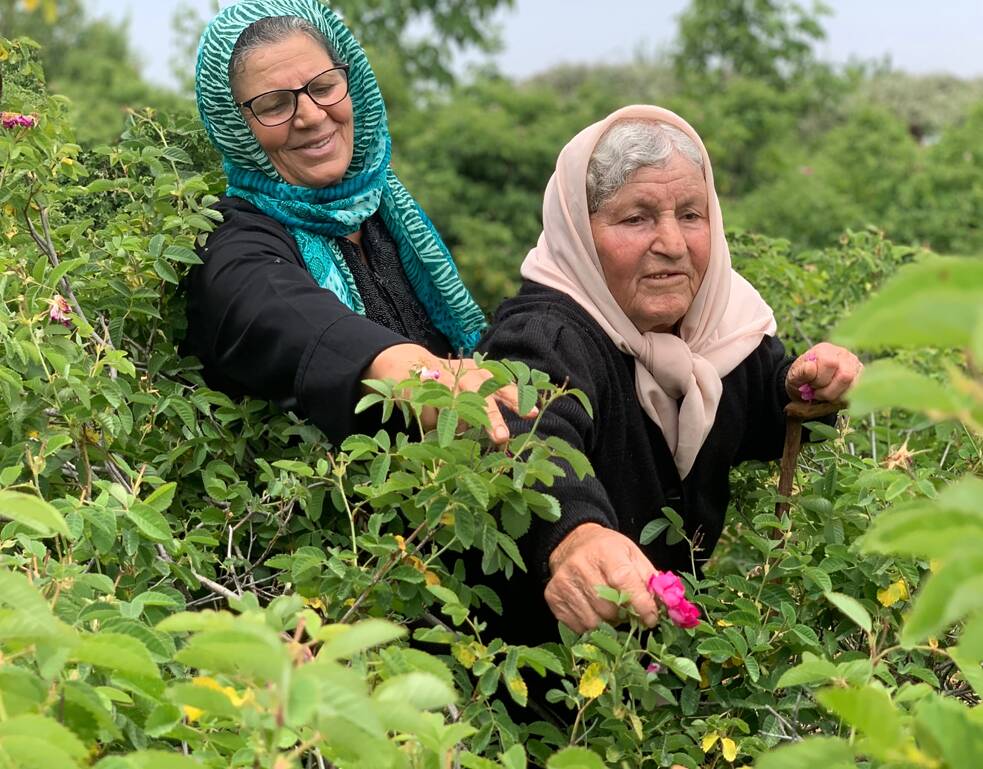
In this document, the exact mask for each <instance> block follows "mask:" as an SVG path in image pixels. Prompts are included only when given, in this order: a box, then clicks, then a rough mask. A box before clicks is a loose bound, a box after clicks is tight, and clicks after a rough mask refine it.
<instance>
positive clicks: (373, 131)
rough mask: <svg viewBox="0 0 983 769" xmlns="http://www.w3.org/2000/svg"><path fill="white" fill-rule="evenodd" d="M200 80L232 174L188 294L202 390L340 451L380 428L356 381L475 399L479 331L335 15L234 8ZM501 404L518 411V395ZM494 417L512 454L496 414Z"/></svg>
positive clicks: (321, 10) (277, 0)
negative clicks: (430, 388) (282, 414)
mask: <svg viewBox="0 0 983 769" xmlns="http://www.w3.org/2000/svg"><path fill="white" fill-rule="evenodd" d="M195 82H196V96H197V102H198V110H199V113H200V114H201V119H202V121H203V122H204V124H205V129H206V130H207V132H208V136H209V138H210V139H211V141H212V143H213V144H214V145H215V147H216V148H217V149H218V151H219V153H221V155H222V159H223V166H224V169H225V173H226V176H227V177H228V189H227V191H226V195H225V196H224V197H223V198H222V200H221V201H220V202H219V203H218V204H217V206H216V207H217V209H218V210H219V211H220V212H221V213H222V214H223V217H224V221H223V223H222V224H221V225H219V227H218V228H217V229H216V230H215V231H214V232H212V233H211V234H210V235H209V237H208V239H207V241H206V243H205V245H204V246H203V247H202V248H201V250H200V255H201V257H202V262H203V263H202V264H201V265H199V266H197V267H195V268H194V269H193V270H192V272H191V274H190V275H189V278H188V283H187V286H188V299H189V301H188V334H187V336H186V339H185V349H186V350H187V351H188V352H189V353H192V354H194V355H197V356H198V357H199V358H200V359H201V361H202V363H203V364H204V372H203V373H204V376H205V379H206V381H207V382H208V383H209V384H210V385H212V386H214V387H217V388H219V389H222V390H225V391H226V392H229V393H230V394H233V395H253V396H256V397H261V398H264V399H266V400H271V401H273V402H275V403H277V404H279V405H280V406H282V407H284V408H288V409H292V410H294V411H297V412H298V413H300V414H301V415H303V416H306V417H307V418H308V419H310V420H311V421H312V422H313V423H314V424H316V425H317V426H318V427H320V428H321V429H322V430H323V431H324V432H325V433H326V435H327V436H328V437H329V438H330V439H332V440H333V441H336V442H337V441H340V440H341V439H343V438H344V437H345V436H346V435H349V434H351V433H352V432H357V431H363V430H366V429H371V427H372V426H371V425H370V424H368V423H366V422H365V421H364V420H365V417H364V416H363V417H356V416H355V414H354V407H355V404H356V403H357V401H358V399H359V397H360V396H361V394H362V384H361V382H362V380H364V379H395V380H402V379H406V378H407V377H409V376H413V375H414V374H421V372H422V375H424V376H437V375H438V374H437V372H441V371H446V373H445V376H446V378H447V380H448V383H449V384H450V383H451V382H452V381H454V380H457V382H458V384H457V387H458V389H466V390H477V389H478V388H479V387H480V386H481V383H482V382H483V381H484V380H485V379H487V378H488V374H487V372H485V371H483V370H481V369H479V368H477V367H476V366H475V364H474V362H473V361H472V360H471V359H470V358H468V357H466V356H467V355H469V354H470V353H471V351H472V349H473V348H474V345H475V344H476V343H477V341H478V337H479V336H480V335H481V332H482V331H483V330H484V327H485V320H484V316H483V314H482V312H481V310H480V309H479V308H478V306H477V305H476V304H475V302H474V300H473V299H472V297H471V295H470V294H469V292H468V290H467V288H466V287H465V286H464V284H463V283H462V281H461V278H460V276H459V275H458V272H457V268H456V267H455V265H454V262H453V259H452V258H451V255H450V253H449V252H448V250H447V247H446V246H445V245H444V243H443V241H442V240H441V239H440V236H439V235H438V234H437V231H436V230H435V229H434V227H433V225H432V224H431V223H430V220H429V219H427V217H426V215H425V214H424V213H423V211H422V210H421V208H420V206H419V205H418V204H417V202H416V201H415V200H414V199H413V198H412V196H411V195H410V194H409V193H408V192H407V191H406V189H405V188H404V187H403V185H402V184H401V183H400V181H399V179H397V178H396V175H395V174H394V173H393V171H392V169H391V168H390V163H389V161H390V151H391V142H390V137H389V129H388V125H387V119H386V108H385V104H384V103H383V100H382V95H381V94H380V92H379V87H378V85H377V83H376V80H375V76H374V74H373V73H372V69H371V67H370V66H369V64H368V61H367V60H366V57H365V53H364V51H363V50H362V48H361V46H360V45H359V44H358V42H357V41H356V40H355V38H354V37H353V36H352V34H351V32H350V31H349V30H348V29H347V28H346V27H345V26H344V24H342V22H341V21H340V20H339V19H338V17H337V16H335V14H333V13H332V12H331V11H330V10H328V9H327V8H326V7H325V6H323V5H322V4H321V3H319V2H318V1H317V0H241V1H240V2H238V3H236V4H234V5H232V6H229V7H228V8H225V9H223V10H222V11H221V12H220V13H219V14H218V15H217V16H216V17H215V18H214V19H213V20H212V21H211V23H210V24H209V25H208V27H207V28H206V29H205V32H204V33H203V35H202V38H201V43H200V45H199V49H198V63H197V70H196V74H195ZM458 369H461V370H462V371H463V375H462V376H459V377H456V376H454V375H453V374H454V373H455V372H456V371H457V370H458ZM494 398H496V399H497V400H498V401H500V402H501V403H503V404H504V405H505V406H508V407H509V408H511V409H513V410H516V409H517V402H516V394H515V391H514V388H507V389H504V390H500V391H499V393H497V394H496V395H495V396H494ZM488 415H489V418H490V420H491V424H492V426H491V429H490V430H489V432H490V434H491V436H492V438H493V439H494V440H495V441H496V442H499V443H501V442H504V441H505V440H506V439H507V438H508V431H507V428H506V426H505V423H504V421H503V419H502V417H501V414H500V413H499V410H498V406H497V404H496V403H495V401H494V400H492V399H490V400H489V402H488Z"/></svg>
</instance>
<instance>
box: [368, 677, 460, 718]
mask: <svg viewBox="0 0 983 769" xmlns="http://www.w3.org/2000/svg"><path fill="white" fill-rule="evenodd" d="M372 698H373V699H375V700H378V701H379V702H396V703H408V704H409V705H411V706H412V707H414V708H419V709H421V710H436V709H437V708H443V707H446V706H447V705H451V704H453V703H454V701H455V700H456V699H457V697H456V695H455V694H454V689H453V688H451V687H450V686H448V685H447V683H445V682H444V681H441V680H440V679H439V678H438V677H437V676H435V675H432V674H430V673H419V672H414V673H405V674H403V675H399V676H394V677H393V678H389V679H387V680H385V681H383V682H382V683H381V684H379V686H377V687H376V689H375V691H374V692H373V693H372Z"/></svg>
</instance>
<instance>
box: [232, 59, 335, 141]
mask: <svg viewBox="0 0 983 769" xmlns="http://www.w3.org/2000/svg"><path fill="white" fill-rule="evenodd" d="M302 93H306V94H307V95H308V96H310V97H311V101H313V102H314V103H315V104H317V105H319V106H321V107H330V106H331V105H332V104H337V103H338V102H340V101H341V100H342V99H344V98H345V97H346V96H347V95H348V65H347V64H339V65H338V66H337V67H332V68H331V69H328V70H325V71H324V72H322V73H321V74H320V75H315V76H314V77H312V78H311V79H310V80H308V81H307V83H306V84H304V85H302V86H301V87H300V88H280V89H277V90H276V91H267V92H266V93H261V94H260V95H259V96H254V97H253V98H251V99H247V100H246V101H244V102H242V103H241V104H239V106H240V107H242V108H243V109H248V110H249V111H250V112H252V113H253V117H255V118H256V120H258V121H259V123H260V124H261V125H265V126H266V127H267V128H272V127H273V126H278V125H282V124H283V123H286V122H287V121H288V120H292V119H293V116H294V115H296V114H297V99H298V98H299V97H300V95H301V94H302Z"/></svg>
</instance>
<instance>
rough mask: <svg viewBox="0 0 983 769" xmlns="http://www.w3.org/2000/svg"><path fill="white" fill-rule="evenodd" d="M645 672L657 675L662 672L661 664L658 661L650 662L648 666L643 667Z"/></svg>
mask: <svg viewBox="0 0 983 769" xmlns="http://www.w3.org/2000/svg"><path fill="white" fill-rule="evenodd" d="M645 672H646V673H649V674H651V675H653V676H657V675H659V673H661V672H662V665H660V664H659V663H658V662H650V663H649V666H648V667H647V668H645Z"/></svg>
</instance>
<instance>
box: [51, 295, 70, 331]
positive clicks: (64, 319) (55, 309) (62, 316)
mask: <svg viewBox="0 0 983 769" xmlns="http://www.w3.org/2000/svg"><path fill="white" fill-rule="evenodd" d="M48 303H49V305H50V308H49V309H48V318H49V319H50V320H53V321H55V322H56V323H61V324H62V325H63V326H67V327H68V328H71V327H72V308H71V307H69V305H68V302H67V301H66V300H65V297H63V296H61V295H60V294H55V295H54V296H53V297H52V298H51V300H50V301H49V302H48Z"/></svg>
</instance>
